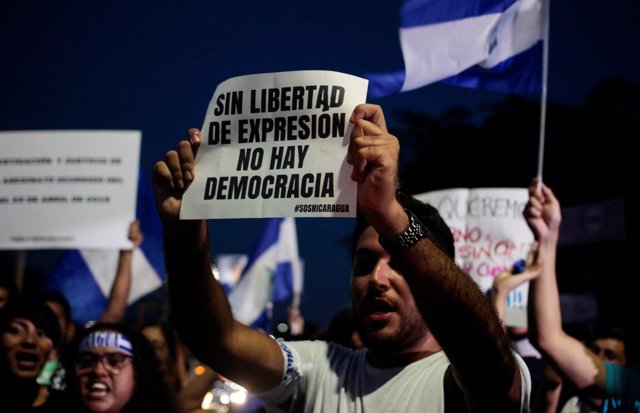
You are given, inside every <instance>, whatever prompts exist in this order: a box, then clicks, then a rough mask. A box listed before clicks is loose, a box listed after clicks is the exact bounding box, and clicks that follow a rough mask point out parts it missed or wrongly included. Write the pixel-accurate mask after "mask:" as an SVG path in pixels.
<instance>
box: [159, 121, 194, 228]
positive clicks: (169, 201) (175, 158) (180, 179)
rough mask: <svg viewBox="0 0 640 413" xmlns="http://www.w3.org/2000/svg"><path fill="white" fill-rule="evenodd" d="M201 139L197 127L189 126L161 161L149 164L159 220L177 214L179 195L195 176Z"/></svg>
mask: <svg viewBox="0 0 640 413" xmlns="http://www.w3.org/2000/svg"><path fill="white" fill-rule="evenodd" d="M201 142H202V138H201V136H200V130H198V129H195V128H192V129H189V131H188V135H187V140H183V141H180V143H178V147H177V148H176V150H171V151H169V152H167V153H166V154H165V157H164V160H162V161H158V162H156V163H155V165H153V174H152V179H151V184H152V186H153V193H154V198H155V202H156V208H157V209H158V214H159V215H160V219H161V220H162V221H163V222H169V221H177V220H178V219H179V217H180V207H181V205H182V195H183V194H184V191H185V189H186V188H187V187H188V186H189V184H190V183H191V182H192V181H193V179H194V177H195V168H194V161H195V157H196V153H197V151H198V148H199V147H200V143H201Z"/></svg>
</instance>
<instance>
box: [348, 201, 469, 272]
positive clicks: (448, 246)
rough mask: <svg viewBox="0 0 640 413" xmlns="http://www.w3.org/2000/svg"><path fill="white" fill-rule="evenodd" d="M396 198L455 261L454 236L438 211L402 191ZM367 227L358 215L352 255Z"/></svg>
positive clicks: (436, 243)
mask: <svg viewBox="0 0 640 413" xmlns="http://www.w3.org/2000/svg"><path fill="white" fill-rule="evenodd" d="M396 198H397V199H398V202H400V204H401V205H402V206H403V207H404V208H405V209H407V210H409V211H411V212H413V214H414V215H415V216H416V217H417V218H418V219H419V220H420V222H422V224H423V225H424V226H425V227H427V229H428V230H429V232H430V233H431V235H430V237H429V239H431V241H432V242H433V243H434V244H435V245H436V246H437V247H438V248H440V250H442V252H444V253H445V254H446V255H447V256H448V257H449V258H451V259H452V260H453V259H455V253H456V252H455V248H454V245H453V234H452V233H451V230H450V229H449V226H448V225H447V224H446V223H445V222H444V220H443V219H442V217H441V216H440V213H439V212H438V210H437V209H436V208H434V207H433V206H431V205H429V204H427V203H424V202H422V201H420V200H418V199H416V198H414V197H413V196H411V195H409V194H406V193H404V192H401V191H398V192H397V193H396ZM367 227H369V223H368V222H367V220H366V219H365V218H364V216H362V214H360V213H358V214H357V218H356V228H355V230H354V231H353V238H352V240H351V252H352V254H355V251H356V245H357V243H358V239H359V238H360V236H361V235H362V233H363V232H364V230H365V229H367Z"/></svg>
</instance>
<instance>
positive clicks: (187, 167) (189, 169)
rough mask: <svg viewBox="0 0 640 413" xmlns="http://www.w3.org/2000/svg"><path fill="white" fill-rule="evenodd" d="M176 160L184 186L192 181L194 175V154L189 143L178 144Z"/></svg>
mask: <svg viewBox="0 0 640 413" xmlns="http://www.w3.org/2000/svg"><path fill="white" fill-rule="evenodd" d="M178 158H179V159H180V168H181V169H182V176H183V178H184V181H185V184H188V183H190V182H191V181H193V178H194V177H195V176H196V173H195V154H194V153H193V144H192V143H191V142H189V141H181V142H180V143H179V144H178Z"/></svg>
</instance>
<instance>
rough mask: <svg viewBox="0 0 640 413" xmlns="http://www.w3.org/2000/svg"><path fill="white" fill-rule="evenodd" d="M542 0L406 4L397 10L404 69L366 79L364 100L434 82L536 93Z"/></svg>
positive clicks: (445, 0) (419, 0)
mask: <svg viewBox="0 0 640 413" xmlns="http://www.w3.org/2000/svg"><path fill="white" fill-rule="evenodd" d="M546 1H548V0H405V2H404V4H403V6H402V8H401V10H400V45H401V47H402V55H403V58H404V64H405V69H404V70H400V71H397V72H393V73H384V74H371V75H366V77H367V78H368V79H369V96H370V97H382V96H386V95H390V94H393V93H397V92H405V91H409V90H413V89H417V88H420V87H422V86H425V85H428V84H430V83H434V82H438V81H444V82H446V83H450V84H453V85H457V86H464V87H470V88H485V89H491V90H497V91H502V92H509V93H521V94H529V93H535V92H539V91H540V90H541V84H542V51H543V50H542V39H543V26H542V25H543V15H544V14H545V13H546V11H545V10H543V6H544V7H546V5H543V2H546Z"/></svg>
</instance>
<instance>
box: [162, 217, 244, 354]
mask: <svg viewBox="0 0 640 413" xmlns="http://www.w3.org/2000/svg"><path fill="white" fill-rule="evenodd" d="M164 239H165V260H166V263H167V272H168V285H169V297H170V299H171V304H172V309H173V311H174V313H175V315H176V318H177V321H178V327H179V329H180V332H181V334H182V336H183V337H184V338H185V340H186V341H187V343H188V345H189V347H190V348H191V350H192V351H193V352H194V354H195V355H196V357H197V358H199V359H200V360H202V361H203V362H208V360H207V358H208V357H209V356H210V355H211V350H212V348H215V347H217V345H219V344H220V338H221V337H224V336H225V332H227V331H230V330H231V329H232V328H233V323H234V320H233V316H232V313H231V309H230V307H229V303H228V301H227V299H226V296H225V294H224V291H223V289H222V287H221V286H220V284H219V283H218V281H217V280H216V279H215V278H214V277H213V273H212V268H211V257H210V250H209V242H208V236H207V222H206V221H180V222H178V223H175V224H173V225H167V226H165V229H164Z"/></svg>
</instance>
